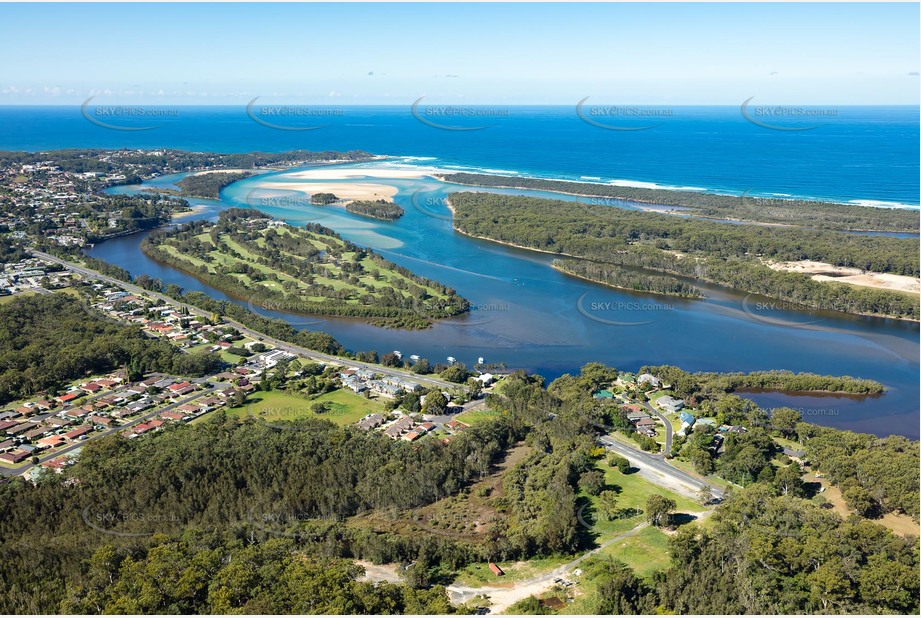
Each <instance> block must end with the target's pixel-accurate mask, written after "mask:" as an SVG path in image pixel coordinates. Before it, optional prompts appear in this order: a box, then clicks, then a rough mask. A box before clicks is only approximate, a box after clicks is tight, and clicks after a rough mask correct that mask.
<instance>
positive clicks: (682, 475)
mask: <svg viewBox="0 0 921 618" xmlns="http://www.w3.org/2000/svg"><path fill="white" fill-rule="evenodd" d="M598 443H599V444H601V445H603V446H604V447H605V448H606V449H608V450H611V451H614V452H615V453H617V454H619V455H623V456H624V457H626V458H627V459H629V460H630V463H634V462H636V463H639V465H641V466H645V467H647V468H651V469H652V470H655V471H656V472H658V473H659V474H662V475H663V476H666V477H669V478H671V479H673V480H674V481H676V482H678V483H680V484H682V485H688V486H690V487H693V488H694V489H695V490H696V491H700V490H701V489H703V488H704V487H709V488H710V492H711V493H712V494H713V497H714V498H720V499H721V498H722V497H723V491H722V490H721V489H719V488H718V487H715V486H714V485H711V484H710V483H707V482H706V481H703V480H701V479H699V478H697V477H695V476H691V475H690V474H688V473H687V472H684V471H682V470H678V469H677V468H675V467H673V466H670V465H669V464H668V463H666V462H665V461H664V460H663V459H660V458H659V457H658V456H656V455H651V454H649V453H647V452H645V451H641V450H639V449H634V448H632V447H629V446H627V445H625V444H622V443H620V442H618V441H617V439H615V438H612V437H611V436H601V437H600V438H598Z"/></svg>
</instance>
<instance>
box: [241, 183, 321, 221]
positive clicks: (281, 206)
mask: <svg viewBox="0 0 921 618" xmlns="http://www.w3.org/2000/svg"><path fill="white" fill-rule="evenodd" d="M326 197H327V195H326V194H321V193H315V194H310V193H305V192H304V191H298V190H295V189H284V188H269V187H256V188H255V189H253V190H251V191H250V192H249V193H247V194H246V198H245V199H244V202H245V203H246V205H247V206H248V207H249V208H252V209H253V210H261V211H264V212H265V211H269V210H270V209H278V210H287V211H292V212H294V213H295V214H296V217H297V220H298V221H303V222H305V223H313V222H316V221H320V220H321V219H326V218H329V217H331V216H332V215H333V214H334V211H333V210H330V208H332V207H333V206H332V205H331V203H330V202H328V201H327V199H326Z"/></svg>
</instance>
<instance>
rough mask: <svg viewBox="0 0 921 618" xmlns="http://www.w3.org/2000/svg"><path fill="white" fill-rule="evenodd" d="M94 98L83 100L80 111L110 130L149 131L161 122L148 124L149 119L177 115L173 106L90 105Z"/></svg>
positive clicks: (168, 117)
mask: <svg viewBox="0 0 921 618" xmlns="http://www.w3.org/2000/svg"><path fill="white" fill-rule="evenodd" d="M95 98H96V97H95V96H92V97H90V98H88V99H87V100H86V101H84V102H83V104H82V105H81V106H80V113H81V114H82V115H83V117H84V118H85V119H86V120H88V121H89V122H91V123H93V124H94V125H96V126H97V127H102V128H103V129H110V130H112V131H150V130H152V129H157V128H159V127H160V126H162V123H157V124H150V122H151V121H157V120H163V119H170V118H177V117H179V110H178V109H177V108H175V107H161V106H150V105H90V103H92V101H93V99H95Z"/></svg>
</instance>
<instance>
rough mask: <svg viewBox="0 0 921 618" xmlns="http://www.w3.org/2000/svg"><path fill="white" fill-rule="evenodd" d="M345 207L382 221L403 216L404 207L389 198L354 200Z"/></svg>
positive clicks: (393, 219) (352, 211)
mask: <svg viewBox="0 0 921 618" xmlns="http://www.w3.org/2000/svg"><path fill="white" fill-rule="evenodd" d="M345 209H346V210H347V211H349V212H351V213H354V214H356V215H362V216H365V217H371V218H372V219H381V220H382V221H396V220H397V219H399V218H400V217H402V216H403V209H402V208H400V207H399V206H397V205H396V204H394V203H393V202H390V201H388V200H353V201H351V202H349V203H348V204H346V205H345Z"/></svg>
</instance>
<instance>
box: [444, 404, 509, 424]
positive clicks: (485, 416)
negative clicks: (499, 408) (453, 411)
mask: <svg viewBox="0 0 921 618" xmlns="http://www.w3.org/2000/svg"><path fill="white" fill-rule="evenodd" d="M498 416H499V412H496V411H495V410H487V409H484V408H480V409H477V410H468V411H467V412H463V413H461V414H458V415H457V416H456V417H454V418H456V419H457V420H459V421H460V422H462V423H464V424H465V425H476V424H477V423H484V422H486V421H490V420H492V419H494V418H497V417H498Z"/></svg>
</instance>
